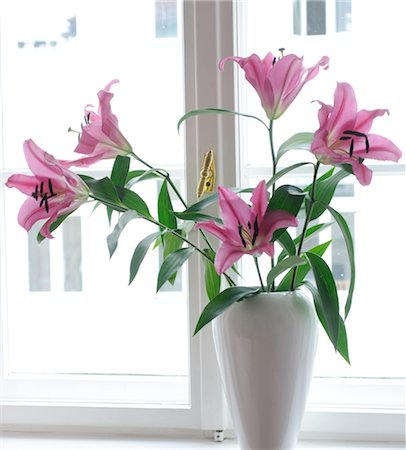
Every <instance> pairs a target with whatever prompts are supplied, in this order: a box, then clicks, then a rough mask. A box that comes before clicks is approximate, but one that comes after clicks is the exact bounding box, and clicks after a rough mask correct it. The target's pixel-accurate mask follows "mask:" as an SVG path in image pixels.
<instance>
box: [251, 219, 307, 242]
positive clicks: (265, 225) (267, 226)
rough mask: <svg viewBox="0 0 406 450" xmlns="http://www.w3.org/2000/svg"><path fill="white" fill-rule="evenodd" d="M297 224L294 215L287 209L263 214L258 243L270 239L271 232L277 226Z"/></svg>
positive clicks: (285, 226) (277, 227) (295, 225)
mask: <svg viewBox="0 0 406 450" xmlns="http://www.w3.org/2000/svg"><path fill="white" fill-rule="evenodd" d="M298 224H299V222H298V220H297V219H296V217H295V216H293V215H292V214H289V213H288V212H287V211H272V212H271V213H269V214H266V215H265V217H264V220H263V221H262V223H261V232H260V234H259V236H258V244H261V243H263V242H268V241H270V240H271V239H272V235H273V233H274V232H275V231H276V230H278V229H279V228H287V227H297V226H298Z"/></svg>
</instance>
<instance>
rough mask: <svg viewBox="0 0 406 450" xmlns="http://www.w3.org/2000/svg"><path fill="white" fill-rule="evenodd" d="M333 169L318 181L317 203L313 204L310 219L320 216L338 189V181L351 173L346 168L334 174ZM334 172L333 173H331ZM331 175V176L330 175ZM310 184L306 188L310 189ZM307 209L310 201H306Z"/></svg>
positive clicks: (316, 189)
mask: <svg viewBox="0 0 406 450" xmlns="http://www.w3.org/2000/svg"><path fill="white" fill-rule="evenodd" d="M332 173H333V170H331V171H329V172H327V173H326V174H325V175H324V176H322V177H320V178H319V179H318V180H317V181H316V186H315V194H314V199H315V201H316V203H315V204H314V205H313V209H312V213H311V215H310V220H314V219H317V218H318V217H320V216H321V215H322V214H323V213H324V211H325V210H326V208H327V205H329V204H330V202H331V199H332V198H333V195H334V193H335V191H336V188H337V186H338V183H339V182H340V181H341V180H343V179H344V178H345V177H347V176H348V175H349V173H348V172H346V171H345V170H339V171H337V172H336V173H334V174H332ZM330 174H332V175H330ZM328 175H330V176H328ZM310 188H311V187H310V186H308V187H307V188H306V189H305V190H306V191H310ZM306 208H307V210H308V209H309V208H310V202H309V201H307V202H306Z"/></svg>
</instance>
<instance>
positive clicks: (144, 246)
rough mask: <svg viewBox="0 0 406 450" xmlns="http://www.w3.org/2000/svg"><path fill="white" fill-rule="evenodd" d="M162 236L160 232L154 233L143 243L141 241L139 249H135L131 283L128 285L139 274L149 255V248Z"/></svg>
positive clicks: (132, 260) (132, 259) (131, 265)
mask: <svg viewBox="0 0 406 450" xmlns="http://www.w3.org/2000/svg"><path fill="white" fill-rule="evenodd" d="M160 235H161V232H160V231H158V232H156V233H152V234H150V235H149V236H147V237H145V238H144V239H143V240H142V241H140V242H139V243H138V245H137V247H135V250H134V253H133V256H132V258H131V263H130V281H129V283H128V284H131V283H132V282H133V280H134V278H135V276H136V275H137V273H138V269H139V268H140V266H141V263H142V261H143V260H144V258H145V255H146V254H147V253H148V249H149V247H150V246H151V244H152V243H153V242H154V241H155V239H157V238H158V236H160Z"/></svg>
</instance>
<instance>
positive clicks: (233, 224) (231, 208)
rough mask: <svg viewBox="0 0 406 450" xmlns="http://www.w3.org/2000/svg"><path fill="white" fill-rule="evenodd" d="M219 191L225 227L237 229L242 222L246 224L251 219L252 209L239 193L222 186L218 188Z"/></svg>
mask: <svg viewBox="0 0 406 450" xmlns="http://www.w3.org/2000/svg"><path fill="white" fill-rule="evenodd" d="M218 193H219V206H220V210H221V217H222V219H223V223H224V227H225V228H227V229H231V230H237V229H238V226H239V225H240V224H246V223H247V222H248V221H249V220H250V217H251V210H250V208H249V206H248V205H247V204H246V203H245V202H244V200H242V199H241V198H240V197H238V195H237V194H235V193H234V192H232V191H230V190H229V189H225V188H222V187H221V186H219V188H218ZM233 234H235V233H233Z"/></svg>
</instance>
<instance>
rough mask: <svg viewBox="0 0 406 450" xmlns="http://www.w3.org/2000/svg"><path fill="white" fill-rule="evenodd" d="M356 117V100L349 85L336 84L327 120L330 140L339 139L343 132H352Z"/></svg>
mask: <svg viewBox="0 0 406 450" xmlns="http://www.w3.org/2000/svg"><path fill="white" fill-rule="evenodd" d="M356 117H357V100H356V98H355V93H354V89H353V88H352V86H351V85H350V84H349V83H337V88H336V90H335V92H334V107H333V109H332V111H331V115H330V119H329V130H330V134H331V138H332V140H334V141H336V140H338V139H340V137H341V135H342V132H343V131H345V130H354V125H355V121H356Z"/></svg>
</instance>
